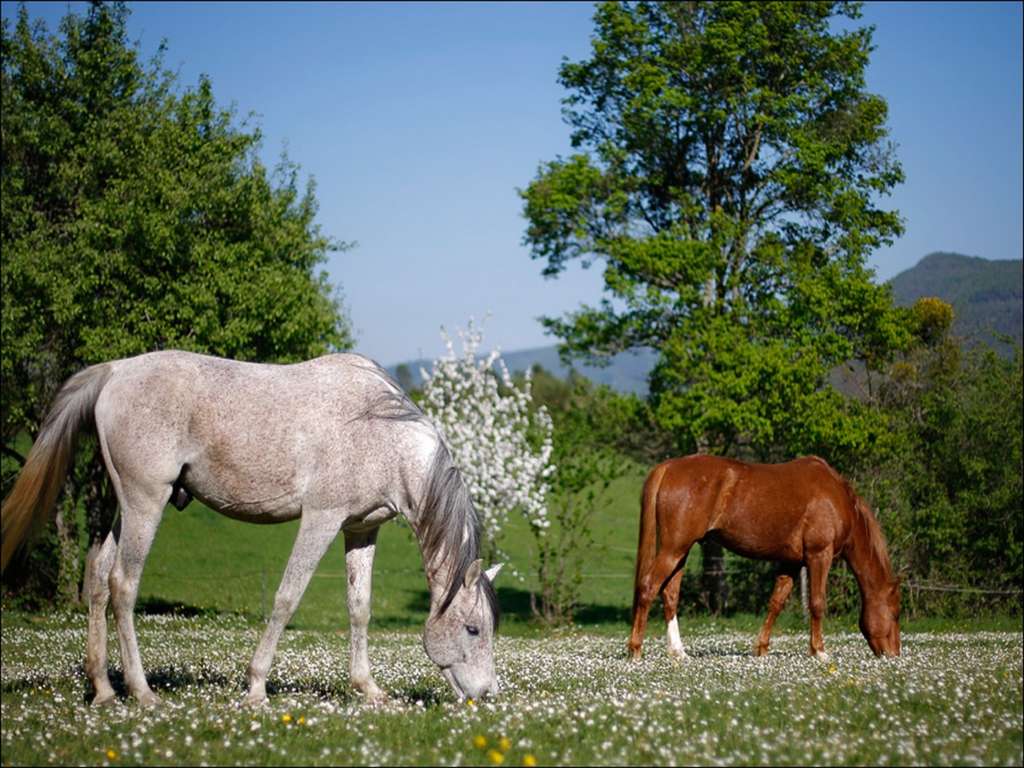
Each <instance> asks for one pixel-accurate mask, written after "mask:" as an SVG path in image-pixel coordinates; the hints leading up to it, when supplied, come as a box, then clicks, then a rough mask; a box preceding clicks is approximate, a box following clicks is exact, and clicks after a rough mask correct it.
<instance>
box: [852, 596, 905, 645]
mask: <svg viewBox="0 0 1024 768" xmlns="http://www.w3.org/2000/svg"><path fill="white" fill-rule="evenodd" d="M860 631H861V633H862V634H863V635H864V637H865V638H866V639H867V641H868V645H870V646H871V650H872V651H874V653H875V656H883V655H884V656H899V655H900V583H899V582H898V581H891V582H889V583H888V584H887V585H886V586H885V587H883V588H882V589H881V590H879V591H878V593H877V594H875V595H872V596H871V597H870V598H869V597H867V596H865V598H864V601H863V603H862V607H861V612H860Z"/></svg>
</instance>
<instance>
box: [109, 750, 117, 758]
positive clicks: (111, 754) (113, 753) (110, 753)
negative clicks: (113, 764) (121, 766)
mask: <svg viewBox="0 0 1024 768" xmlns="http://www.w3.org/2000/svg"><path fill="white" fill-rule="evenodd" d="M107 759H108V760H117V751H116V750H113V749H108V750H107Z"/></svg>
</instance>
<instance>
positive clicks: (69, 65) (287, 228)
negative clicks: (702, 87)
mask: <svg viewBox="0 0 1024 768" xmlns="http://www.w3.org/2000/svg"><path fill="white" fill-rule="evenodd" d="M127 16H128V10H127V9H126V7H125V6H124V5H123V4H101V3H95V4H93V5H92V6H91V7H90V8H89V10H88V13H87V14H86V15H85V16H84V17H80V16H77V15H75V14H73V13H69V14H68V15H67V16H65V17H64V19H63V20H62V22H61V25H60V34H59V35H56V36H55V35H51V34H49V33H48V32H47V31H46V29H45V28H44V27H43V26H42V25H41V24H36V25H30V23H29V21H28V14H27V12H26V11H25V9H24V8H22V9H21V10H20V12H19V15H18V19H17V22H16V24H14V25H13V28H11V25H10V24H9V23H8V20H6V19H5V20H4V23H3V29H2V38H0V48H2V54H3V73H2V76H3V93H4V98H3V135H2V140H3V157H4V162H3V170H2V195H3V207H2V217H0V225H2V226H0V243H2V248H3V283H2V292H3V309H2V313H3V316H2V321H3V322H2V338H0V341H2V355H0V361H2V374H3V381H4V386H3V395H2V420H3V441H4V450H5V454H6V455H7V456H9V457H17V458H20V456H21V454H20V453H19V452H18V451H17V450H16V448H15V446H14V441H15V440H16V439H17V437H18V435H20V434H22V433H28V434H29V435H34V434H35V432H36V430H37V429H38V427H39V424H40V421H41V419H42V416H43V415H44V414H45V411H46V408H47V406H48V404H49V403H50V401H51V400H52V398H53V395H54V394H55V392H56V390H57V388H58V387H59V386H60V385H61V383H62V382H63V381H64V380H65V379H66V378H67V377H68V376H70V375H71V374H73V373H74V372H76V371H77V370H79V369H81V368H82V367H84V366H86V365H89V364H93V363H97V362H101V361H104V360H109V359H112V358H118V357H124V356H129V355H135V354H139V353H142V352H146V351H151V350H156V349H166V348H178V349H188V350H192V351H197V352H207V353H211V354H217V355H222V356H226V357H233V358H236V359H244V360H263V361H280V362H286V361H294V360H300V359H306V358H309V357H313V356H316V355H318V354H322V353H325V352H327V351H330V350H334V349H343V348H346V347H348V346H349V345H350V343H351V336H350V332H349V328H348V322H347V320H346V318H345V317H344V315H343V314H342V307H341V302H340V296H339V294H337V293H336V292H335V290H334V288H333V287H332V286H331V285H330V284H329V283H328V281H327V277H326V273H324V272H317V271H316V268H317V266H318V265H319V264H321V263H322V262H323V261H324V260H325V258H326V255H327V253H328V252H329V251H331V250H338V249H340V248H344V247H345V244H343V243H339V242H335V241H333V240H331V239H330V238H328V237H326V236H324V235H323V234H321V233H320V231H319V228H318V226H317V225H316V224H315V223H314V218H315V215H316V208H317V206H316V199H315V197H314V188H313V185H312V182H310V183H309V185H308V186H307V187H306V189H305V191H303V192H300V191H299V189H298V169H297V168H296V166H294V165H293V164H291V163H289V162H288V161H287V159H282V162H281V164H280V165H279V166H278V168H277V169H276V170H275V171H274V173H273V174H270V173H268V171H267V169H266V168H265V167H264V166H263V165H262V164H261V163H260V161H259V159H258V157H257V149H258V147H259V142H260V134H259V131H258V130H254V131H250V130H247V129H246V128H245V126H244V125H243V126H242V127H237V126H236V125H235V121H234V116H233V115H232V113H231V112H230V111H227V110H224V109H221V108H219V107H218V106H217V104H216V102H215V101H214V97H213V89H212V86H211V84H210V82H209V80H208V79H206V78H202V79H200V82H199V84H198V87H197V88H195V89H185V90H184V91H183V92H181V93H180V94H179V93H178V92H176V89H175V86H176V83H175V76H174V74H173V73H171V72H168V71H166V70H164V69H163V68H162V65H161V59H160V56H161V55H162V53H163V49H161V53H160V55H158V56H157V58H156V59H154V61H152V62H151V63H150V64H148V65H145V66H144V65H143V64H142V63H140V61H139V57H138V52H137V50H136V49H135V48H134V47H132V46H131V45H130V44H129V43H128V40H127V36H126V34H127V33H126V20H127ZM16 460H17V459H16ZM86 465H87V466H86V467H85V468H84V469H82V468H80V469H79V470H78V471H76V473H75V485H76V486H79V489H78V490H77V491H75V494H76V496H80V497H83V498H91V499H92V500H93V502H94V504H96V505H98V509H99V512H97V511H96V510H90V511H89V512H88V515H89V518H90V520H93V519H102V518H105V519H106V520H107V521H108V522H109V518H110V516H111V514H112V511H113V506H114V500H113V498H112V494H111V493H110V492H109V489H107V491H106V492H103V491H102V490H97V491H96V492H94V493H84V494H83V492H82V491H81V486H84V485H89V484H93V483H94V480H93V476H92V474H91V470H89V468H88V462H87V463H86ZM8 469H9V468H5V483H6V482H7V481H8V480H9V479H10V477H9V473H8ZM72 527H73V526H72ZM90 528H93V529H94V530H93V533H95V528H96V526H93V525H90Z"/></svg>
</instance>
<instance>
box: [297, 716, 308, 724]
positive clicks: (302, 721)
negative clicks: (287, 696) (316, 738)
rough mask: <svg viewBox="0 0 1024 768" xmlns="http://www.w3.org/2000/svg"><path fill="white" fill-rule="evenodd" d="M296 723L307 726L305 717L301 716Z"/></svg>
mask: <svg viewBox="0 0 1024 768" xmlns="http://www.w3.org/2000/svg"><path fill="white" fill-rule="evenodd" d="M295 722H297V723H298V724H299V725H305V724H306V718H305V716H303V715H299V719H298V720H296V721H295Z"/></svg>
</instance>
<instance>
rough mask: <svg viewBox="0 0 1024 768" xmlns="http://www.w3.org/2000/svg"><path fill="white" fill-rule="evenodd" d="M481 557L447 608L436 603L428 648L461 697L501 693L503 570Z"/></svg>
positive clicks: (426, 632) (426, 631)
mask: <svg viewBox="0 0 1024 768" xmlns="http://www.w3.org/2000/svg"><path fill="white" fill-rule="evenodd" d="M482 562H483V561H481V560H474V561H473V563H472V564H471V565H470V566H469V568H467V569H466V575H465V577H464V578H463V579H462V584H461V585H460V586H459V588H458V590H457V591H456V592H455V593H454V596H453V597H452V598H451V602H449V603H448V604H447V606H446V607H445V606H444V605H443V604H435V605H432V606H431V609H430V617H429V618H428V619H427V626H426V628H425V629H424V631H423V647H424V648H425V649H426V651H427V656H428V657H430V660H431V661H433V662H434V663H435V664H437V666H438V667H440V668H441V674H442V675H443V676H444V678H445V680H447V681H448V684H449V685H451V687H452V690H453V691H455V695H456V696H457V697H458V698H459V699H479V698H482V697H484V696H487V695H491V696H493V695H496V694H497V693H498V678H497V677H496V676H495V674H494V635H495V632H496V631H497V628H498V626H497V624H498V611H497V600H496V598H495V595H494V587H493V585H492V582H493V580H494V577H495V576H497V575H498V571H499V570H501V565H500V564H499V565H495V566H492V567H491V568H489V569H488V570H487V571H484V570H483V566H482Z"/></svg>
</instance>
